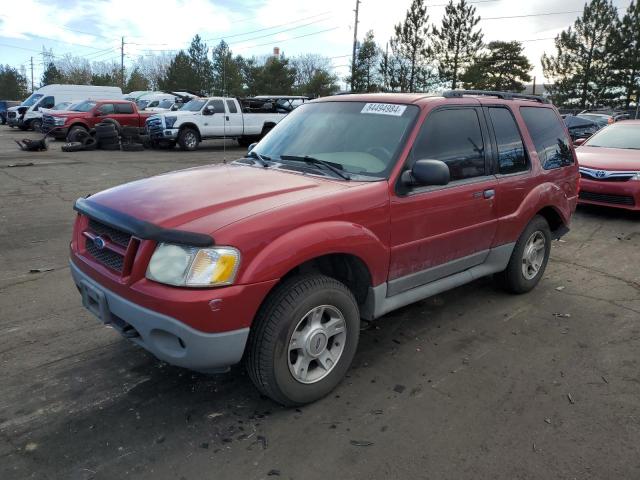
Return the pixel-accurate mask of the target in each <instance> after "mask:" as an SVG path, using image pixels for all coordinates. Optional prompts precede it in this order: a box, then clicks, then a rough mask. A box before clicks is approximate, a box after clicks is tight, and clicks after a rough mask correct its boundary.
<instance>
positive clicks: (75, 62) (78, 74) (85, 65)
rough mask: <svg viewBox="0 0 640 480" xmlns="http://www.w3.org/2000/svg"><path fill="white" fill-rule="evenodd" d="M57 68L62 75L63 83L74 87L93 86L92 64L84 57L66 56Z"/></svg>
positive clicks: (57, 64) (58, 63)
mask: <svg viewBox="0 0 640 480" xmlns="http://www.w3.org/2000/svg"><path fill="white" fill-rule="evenodd" d="M56 67H57V68H58V70H59V71H60V73H61V74H62V83H69V84H72V85H91V64H90V63H89V61H88V60H87V59H85V58H82V57H74V56H72V55H65V56H64V57H62V58H61V59H60V60H59V61H58V62H57V63H56Z"/></svg>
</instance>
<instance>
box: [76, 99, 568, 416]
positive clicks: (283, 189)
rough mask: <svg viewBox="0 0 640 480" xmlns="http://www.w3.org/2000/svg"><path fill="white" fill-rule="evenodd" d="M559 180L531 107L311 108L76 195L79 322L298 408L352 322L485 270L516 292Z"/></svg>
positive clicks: (354, 338)
mask: <svg viewBox="0 0 640 480" xmlns="http://www.w3.org/2000/svg"><path fill="white" fill-rule="evenodd" d="M471 95H473V96H471ZM211 101H212V100H207V103H208V102H211ZM214 101H215V100H214ZM225 102H226V99H225ZM215 115H218V112H216V114H215ZM215 115H214V116H215ZM220 116H223V114H220ZM578 178H579V176H578V165H577V163H576V161H575V154H574V150H573V148H572V146H571V141H570V139H569V136H568V133H567V130H566V128H565V126H564V124H563V123H562V121H561V119H560V116H559V115H558V112H557V110H556V109H555V108H554V107H553V106H552V105H550V104H548V103H545V101H544V100H543V99H541V98H538V97H529V96H519V95H515V94H500V93H495V92H488V93H487V95H486V96H482V92H461V91H455V92H446V93H445V94H444V96H441V97H434V96H426V95H422V94H368V95H348V96H342V97H339V96H334V97H328V98H325V99H320V100H315V101H312V102H309V103H305V104H304V105H302V106H300V107H298V108H297V109H295V110H294V111H293V112H292V113H291V114H290V115H289V116H287V117H286V118H285V119H284V120H283V121H281V122H280V123H278V125H276V127H275V128H274V129H273V130H272V131H271V133H270V134H269V135H267V136H266V137H265V138H264V139H263V140H262V141H261V142H260V143H258V144H257V145H255V146H253V148H252V149H251V150H250V151H249V153H248V154H247V156H246V157H245V158H243V159H239V160H237V161H235V162H233V163H231V164H225V165H220V164H218V165H211V166H203V167H199V168H191V169H187V170H182V171H178V172H174V173H169V174H165V175H160V176H156V177H152V178H148V179H145V180H138V181H136V182H133V183H129V184H126V185H122V186H119V187H115V188H112V189H109V190H106V191H103V192H99V193H95V194H93V195H91V196H90V197H87V198H81V199H78V200H77V201H76V203H75V207H74V208H75V210H76V211H77V213H78V215H77V217H76V221H75V227H74V231H73V237H72V242H71V273H72V275H73V278H74V281H75V283H76V285H77V286H78V289H79V290H80V293H81V296H82V299H83V300H82V301H83V304H84V306H85V307H86V308H87V309H88V310H89V311H91V312H92V313H94V314H95V315H96V316H97V317H98V318H99V319H100V320H101V321H102V322H104V323H105V324H108V325H110V326H112V327H113V328H115V329H116V330H118V331H120V332H121V333H122V334H123V335H124V336H125V337H127V338H129V339H131V340H132V341H133V342H135V343H136V344H138V345H140V346H142V347H144V348H146V349H147V350H149V351H150V352H152V353H153V354H154V355H156V356H157V357H158V358H160V359H162V360H164V361H166V362H169V363H172V364H174V365H179V366H182V367H186V368H190V369H194V370H198V371H204V372H214V371H221V370H224V369H226V368H227V367H228V366H229V365H232V364H234V363H237V362H239V361H240V359H242V358H243V357H244V358H245V361H246V365H247V369H248V372H249V375H250V377H251V379H252V380H253V382H254V383H255V384H256V386H257V387H258V389H259V390H260V391H261V392H263V393H264V394H265V395H268V396H270V397H271V398H273V399H274V400H276V401H278V402H280V403H282V404H285V405H300V404H304V403H308V402H312V401H314V400H317V399H319V398H321V397H322V396H324V395H326V394H327V393H329V392H330V391H331V390H332V389H333V388H334V387H335V386H336V385H337V384H338V383H339V382H340V380H341V379H342V378H343V377H344V375H345V373H346V372H347V370H348V368H349V366H350V364H351V361H352V359H353V357H354V354H355V351H356V348H357V345H358V336H359V332H360V319H361V318H364V319H368V320H372V319H375V318H378V317H381V316H383V315H385V314H386V313H388V312H390V311H392V310H395V309H397V308H400V307H403V306H405V305H408V304H410V303H413V302H416V301H418V300H421V299H424V298H426V297H429V296H431V295H435V294H437V293H440V292H443V291H445V290H448V289H451V288H454V287H457V286H459V285H462V284H465V283H467V282H471V281H472V280H474V279H477V278H479V277H483V276H485V275H490V274H497V275H498V277H499V279H500V281H501V282H502V284H503V285H504V286H505V287H506V288H507V289H508V290H510V291H512V292H515V293H524V292H527V291H529V290H531V289H532V288H534V287H535V286H536V284H537V283H538V282H539V281H540V278H541V277H542V275H543V273H544V270H545V267H546V265H547V261H548V259H549V252H550V249H551V241H552V240H553V239H555V238H559V237H560V236H562V235H563V234H564V233H566V232H567V231H568V225H569V221H570V218H571V215H572V213H573V211H574V210H575V206H576V201H577V196H578Z"/></svg>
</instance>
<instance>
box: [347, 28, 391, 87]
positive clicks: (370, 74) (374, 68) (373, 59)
mask: <svg viewBox="0 0 640 480" xmlns="http://www.w3.org/2000/svg"><path fill="white" fill-rule="evenodd" d="M379 63H380V49H379V48H378V45H377V44H376V42H375V39H374V37H373V30H369V31H368V32H367V34H366V35H365V37H364V41H363V42H362V43H361V44H360V46H359V48H358V53H357V55H356V61H355V62H353V65H352V71H351V76H350V77H349V78H347V82H349V83H350V84H351V85H353V91H354V92H378V91H380V89H381V88H382V86H381V85H380V83H381V82H380V78H379V69H378V67H379V65H378V64H379ZM352 79H353V80H352Z"/></svg>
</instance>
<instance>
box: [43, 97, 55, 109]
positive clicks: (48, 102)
mask: <svg viewBox="0 0 640 480" xmlns="http://www.w3.org/2000/svg"><path fill="white" fill-rule="evenodd" d="M55 105H56V102H55V99H54V98H53V97H44V98H43V99H42V101H41V102H40V105H39V107H40V108H53V107H54V106H55Z"/></svg>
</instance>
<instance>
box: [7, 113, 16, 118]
mask: <svg viewBox="0 0 640 480" xmlns="http://www.w3.org/2000/svg"><path fill="white" fill-rule="evenodd" d="M7 118H16V112H7Z"/></svg>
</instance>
